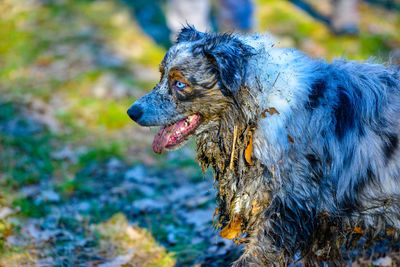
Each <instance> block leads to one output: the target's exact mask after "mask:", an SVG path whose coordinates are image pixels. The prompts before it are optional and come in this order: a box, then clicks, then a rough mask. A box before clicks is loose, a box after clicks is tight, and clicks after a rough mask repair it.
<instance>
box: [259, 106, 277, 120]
mask: <svg viewBox="0 0 400 267" xmlns="http://www.w3.org/2000/svg"><path fill="white" fill-rule="evenodd" d="M266 113H268V114H269V115H271V116H272V115H274V114H278V115H279V114H280V113H279V111H278V110H276V108H274V107H272V108H267V109H266V110H264V111H263V113H262V114H261V117H263V118H266V117H267V114H266Z"/></svg>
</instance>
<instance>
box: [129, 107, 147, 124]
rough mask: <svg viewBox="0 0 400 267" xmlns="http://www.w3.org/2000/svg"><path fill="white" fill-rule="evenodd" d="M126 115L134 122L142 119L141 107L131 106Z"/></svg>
mask: <svg viewBox="0 0 400 267" xmlns="http://www.w3.org/2000/svg"><path fill="white" fill-rule="evenodd" d="M126 113H128V115H129V117H130V118H131V119H132V120H134V121H138V120H139V119H140V117H142V115H143V110H142V108H141V107H139V106H136V107H135V106H134V105H133V106H131V107H130V108H129V109H128V111H127V112H126Z"/></svg>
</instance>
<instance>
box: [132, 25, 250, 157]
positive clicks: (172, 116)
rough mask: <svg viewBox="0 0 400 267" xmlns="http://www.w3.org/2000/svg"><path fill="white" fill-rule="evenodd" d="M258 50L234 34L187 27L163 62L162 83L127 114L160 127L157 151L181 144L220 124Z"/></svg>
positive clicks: (144, 122) (135, 119) (154, 144)
mask: <svg viewBox="0 0 400 267" xmlns="http://www.w3.org/2000/svg"><path fill="white" fill-rule="evenodd" d="M253 54H254V49H253V48H251V47H249V46H247V45H245V44H244V43H243V42H241V41H240V40H239V39H238V38H236V37H235V36H234V35H228V34H207V33H201V32H198V31H197V30H196V29H194V28H193V27H191V26H188V27H185V28H183V29H182V31H181V33H180V34H179V36H178V38H177V43H176V44H175V45H174V46H173V47H171V48H170V49H169V51H168V52H167V54H166V55H165V57H164V59H163V60H162V62H161V64H160V72H161V79H160V82H159V83H158V84H157V85H156V86H155V88H154V89H153V91H151V92H150V93H148V94H147V95H145V96H143V97H142V98H140V99H139V100H138V101H136V102H135V103H134V104H133V105H132V106H131V107H130V108H129V110H128V115H129V116H130V117H131V118H132V120H134V121H136V122H137V123H139V124H140V125H142V126H161V128H160V130H159V131H158V133H157V134H156V137H155V138H154V142H153V150H154V151H155V152H156V153H161V152H162V151H163V149H164V148H165V149H176V148H178V147H180V146H182V145H183V144H184V143H185V142H186V141H187V140H189V139H190V137H192V136H194V135H196V134H199V133H201V132H204V131H206V130H207V129H208V127H209V126H210V125H213V124H214V125H215V124H218V122H219V118H221V115H222V114H223V113H224V112H227V110H229V109H227V107H228V106H229V105H231V104H232V103H233V102H234V98H235V95H236V94H237V93H238V91H239V90H240V88H241V87H242V85H243V82H244V79H245V72H246V63H247V59H248V58H249V57H250V56H251V55H253Z"/></svg>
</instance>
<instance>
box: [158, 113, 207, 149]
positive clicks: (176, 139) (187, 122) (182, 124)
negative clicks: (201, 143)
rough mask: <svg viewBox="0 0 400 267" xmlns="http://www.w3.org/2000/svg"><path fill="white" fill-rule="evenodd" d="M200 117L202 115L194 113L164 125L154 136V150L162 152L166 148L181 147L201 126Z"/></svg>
mask: <svg viewBox="0 0 400 267" xmlns="http://www.w3.org/2000/svg"><path fill="white" fill-rule="evenodd" d="M200 118H201V117H200V115H198V114H194V115H191V116H189V117H187V118H185V119H183V120H180V121H178V122H176V123H174V124H171V125H168V126H162V127H161V128H160V130H158V132H157V134H156V136H155V137H154V141H153V150H154V152H156V153H158V154H161V152H162V151H163V150H164V148H166V149H174V148H176V147H179V145H181V144H182V143H183V142H184V141H186V140H188V138H189V136H190V135H192V134H193V132H194V130H195V129H196V128H197V127H198V126H199V124H200Z"/></svg>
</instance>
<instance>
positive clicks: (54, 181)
mask: <svg viewBox="0 0 400 267" xmlns="http://www.w3.org/2000/svg"><path fill="white" fill-rule="evenodd" d="M0 14H1V15H0V266H32V265H36V266H103V267H105V266H175V265H176V266H195V265H197V266H227V265H228V263H229V262H231V261H233V260H234V259H235V258H236V257H237V255H238V253H239V252H240V247H239V248H238V247H236V245H234V244H232V242H231V241H230V240H223V239H222V238H220V237H219V236H218V233H217V231H215V230H213V228H212V218H213V212H214V208H215V200H214V198H215V191H214V189H213V181H212V174H211V173H210V172H209V171H208V172H206V173H205V174H203V173H202V172H201V169H200V167H199V166H198V164H197V163H196V162H195V158H196V155H195V153H194V149H193V148H194V146H193V144H190V145H189V146H186V147H184V148H183V149H181V150H179V151H174V152H169V153H166V154H163V155H161V156H159V155H155V154H154V153H153V152H152V149H151V144H152V140H153V137H154V134H155V131H156V129H147V128H146V129H145V128H141V127H139V126H137V125H136V124H134V123H133V122H132V121H130V119H129V118H128V116H127V115H126V110H127V108H128V107H129V106H130V105H131V103H132V102H134V101H135V100H136V99H138V98H139V97H141V96H142V95H144V94H145V93H146V92H149V91H150V90H151V89H152V88H153V86H154V85H155V84H156V83H157V81H158V79H159V74H158V71H157V70H158V64H159V62H160V61H161V59H162V58H163V55H164V53H165V52H166V50H167V49H168V47H170V46H171V44H172V42H173V40H174V38H175V34H176V31H177V29H178V28H179V27H180V25H181V24H185V23H191V24H194V25H195V26H196V27H197V28H198V29H200V30H208V31H241V32H254V31H257V32H266V31H267V32H268V33H269V34H271V35H272V36H273V37H274V38H275V39H276V41H277V43H278V45H280V46H289V47H297V48H299V49H301V50H303V51H305V52H307V53H309V54H310V55H311V56H313V57H324V58H326V59H327V60H328V61H330V60H332V59H334V58H337V57H345V58H348V59H352V60H367V59H369V58H370V57H373V58H374V59H375V60H376V61H378V62H386V61H388V60H391V62H392V63H396V62H397V63H398V62H400V1H399V0H368V1H361V0H345V1H343V0H332V1H330V0H303V1H302V0H292V1H288V0H254V1H250V0H246V1H245V0H237V1H233V0H196V1H195V0H193V1H190V0H108V1H107V0H100V1H94V0H93V1H91V0H75V1H73V0H0ZM378 252H379V251H378ZM378 252H376V254H374V256H373V257H368V258H366V259H365V260H363V259H361V258H360V260H359V262H360V263H361V265H362V264H366V265H368V264H370V263H373V262H375V261H376V260H381V261H382V259H384V260H387V261H389V260H390V261H391V260H392V259H391V258H389V259H387V257H384V258H382V257H383V256H384V255H386V254H382V253H383V252H382V253H381V254H379V253H378ZM375 263H376V262H375ZM386 263H387V262H386Z"/></svg>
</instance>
